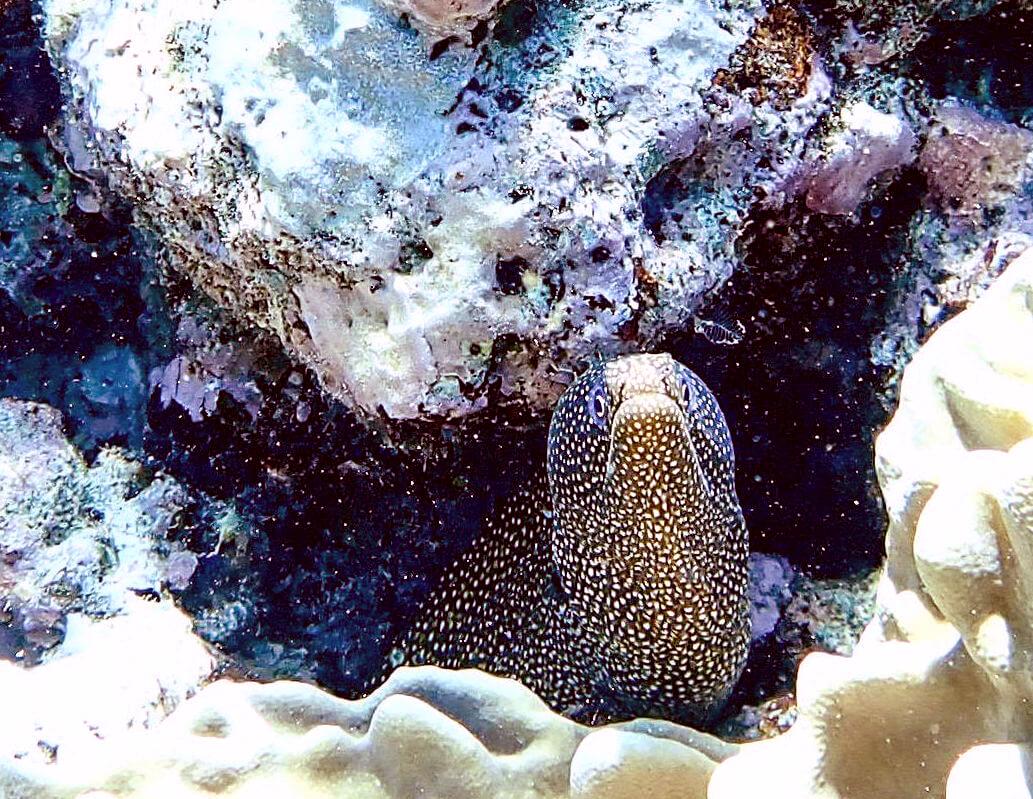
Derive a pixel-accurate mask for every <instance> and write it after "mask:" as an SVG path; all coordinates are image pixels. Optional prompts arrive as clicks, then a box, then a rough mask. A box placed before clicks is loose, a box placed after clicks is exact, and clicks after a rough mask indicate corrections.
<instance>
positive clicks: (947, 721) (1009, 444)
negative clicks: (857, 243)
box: [709, 250, 1033, 799]
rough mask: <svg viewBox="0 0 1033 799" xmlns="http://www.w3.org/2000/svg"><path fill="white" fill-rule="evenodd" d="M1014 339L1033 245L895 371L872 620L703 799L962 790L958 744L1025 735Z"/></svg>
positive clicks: (1032, 404)
mask: <svg viewBox="0 0 1033 799" xmlns="http://www.w3.org/2000/svg"><path fill="white" fill-rule="evenodd" d="M1031 340H1033V250H1030V251H1027V252H1026V254H1025V255H1023V256H1021V257H1020V258H1018V259H1017V260H1016V261H1015V262H1014V263H1012V265H1011V266H1010V267H1009V268H1008V269H1007V271H1005V273H1004V274H1003V275H1002V276H1001V277H1000V278H999V279H998V281H997V282H996V283H995V284H994V285H993V286H991V288H990V289H989V291H988V292H987V294H986V295H985V296H984V297H983V298H982V299H981V300H979V301H978V302H976V303H975V304H974V305H973V306H972V307H971V308H970V309H969V310H967V311H965V312H964V313H963V314H962V315H960V316H959V317H957V318H956V319H954V320H952V321H951V322H948V323H947V324H945V325H944V326H943V328H941V329H940V330H939V331H938V332H937V333H935V334H934V335H933V336H932V338H931V339H930V340H929V341H928V342H927V343H926V344H925V346H924V347H923V349H922V350H921V351H920V352H919V353H918V355H917V356H916V357H915V359H914V361H913V362H912V364H911V365H910V366H908V368H907V370H906V372H905V376H904V381H903V384H902V387H901V398H900V408H899V410H898V411H897V413H896V414H895V416H894V418H893V421H892V422H891V423H890V425H889V426H888V427H887V428H886V429H885V430H884V431H883V433H882V434H881V435H880V437H879V439H878V442H877V447H876V456H877V464H878V468H879V476H880V484H881V487H882V490H883V495H884V497H885V500H886V505H887V510H888V512H889V515H890V525H889V529H888V530H887V536H886V550H887V563H886V570H885V573H884V575H883V577H882V579H881V581H880V584H879V589H878V595H877V603H876V612H875V618H874V619H873V621H872V623H871V624H870V625H869V626H868V628H866V630H865V632H864V634H863V636H862V638H861V641H860V643H859V644H858V645H857V647H856V648H855V649H854V653H853V655H852V656H851V657H849V658H838V657H835V656H833V655H825V654H814V655H811V656H810V657H808V658H807V659H805V660H804V662H803V664H802V665H801V667H800V673H799V675H798V677H797V690H798V699H799V720H798V721H797V723H796V725H795V726H794V727H793V729H792V730H790V731H789V732H788V733H786V734H785V735H784V736H782V737H780V738H778V739H775V740H773V741H767V742H759V743H757V744H753V745H751V746H748V747H744V748H743V749H742V750H741V752H740V753H739V755H737V756H736V757H734V758H731V759H729V760H728V761H727V762H726V763H724V764H722V765H721V766H720V767H719V768H718V769H717V771H716V772H715V775H714V778H713V780H712V782H711V784H710V787H709V791H710V793H709V796H711V797H718V798H719V799H720V798H722V797H733V796H744V795H751V794H752V793H754V792H756V791H758V790H761V789H762V787H763V789H765V790H769V789H770V786H771V785H772V784H778V785H779V786H780V789H781V792H782V795H785V796H800V797H805V796H812V795H822V796H834V797H846V796H850V797H860V798H861V799H865V798H866V797H871V798H872V799H876V798H877V797H885V796H887V795H894V794H895V795H921V794H924V795H930V796H944V795H945V791H946V790H947V785H948V783H950V784H952V785H955V786H958V785H961V784H968V785H971V778H970V777H968V776H966V775H967V774H970V773H971V771H970V769H971V763H972V761H978V759H979V758H980V757H982V756H983V755H982V754H980V752H979V750H978V749H976V750H973V751H972V752H969V754H967V755H965V756H964V757H962V758H961V760H958V758H959V756H961V755H962V754H963V753H965V752H966V751H967V750H969V749H970V748H971V747H974V746H976V745H977V744H980V743H982V742H984V741H986V740H990V739H992V740H997V741H1011V742H1014V743H1016V744H1021V743H1023V742H1025V741H1027V740H1029V736H1030V734H1031V731H1033V726H1031V719H1030V718H1029V715H1028V712H1027V711H1026V710H1025V707H1026V706H1027V704H1028V703H1029V701H1030V699H1031V698H1033V694H1031V688H1033V684H1031V682H1030V679H1031V677H1030V675H1031V672H1033V669H1031V668H1030V666H1029V664H1028V662H1027V661H1026V658H1027V657H1028V655H1027V652H1028V651H1029V650H1028V642H1027V640H1026V638H1027V635H1028V627H1029V620H1028V603H1027V602H1026V601H1025V596H1026V591H1027V588H1026V583H1027V581H1028V580H1029V574H1030V566H1029V562H1028V558H1027V554H1026V549H1027V539H1028V537H1029V535H1030V534H1031V532H1033V514H1031V513H1030V503H1031V502H1033V483H1031V481H1030V475H1033V348H1030V346H1029V342H1030V341H1031ZM995 754H996V753H992V752H987V753H986V756H987V757H988V759H989V758H992V757H993V756H994V755H995ZM956 760H958V766H959V767H960V768H961V769H962V770H961V771H960V772H959V774H958V776H953V775H951V769H952V767H953V766H954V764H955V761H956ZM995 762H998V763H1000V764H1001V765H1002V766H1007V767H1008V769H1009V771H1008V772H1006V774H1005V776H1006V777H1007V778H1008V779H1012V780H1021V779H1022V777H1020V776H1018V775H1017V773H1016V769H1019V768H1021V765H1020V763H1019V761H1018V760H1017V759H1011V760H1009V758H1008V757H998V758H997V759H996V761H995ZM959 790H960V789H959ZM951 795H954V794H953V792H952V794H951ZM958 795H961V796H964V795H966V794H965V793H959V794H958Z"/></svg>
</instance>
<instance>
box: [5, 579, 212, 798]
mask: <svg viewBox="0 0 1033 799" xmlns="http://www.w3.org/2000/svg"><path fill="white" fill-rule="evenodd" d="M214 670H215V661H214V659H213V657H212V655H211V654H210V653H209V652H208V650H207V649H206V648H205V646H204V644H203V643H202V642H201V640H200V639H199V638H197V637H196V636H195V635H194V634H193V632H192V631H191V621H190V619H189V618H188V617H187V616H186V615H184V614H183V613H181V612H180V611H178V610H176V609H175V607H173V605H172V603H171V602H167V601H166V602H152V601H147V600H143V599H138V598H136V597H134V598H132V599H130V600H129V601H128V602H127V603H126V606H125V607H124V608H123V612H122V614H121V615H119V616H115V617H112V618H108V619H103V620H100V621H97V620H95V619H91V618H90V617H88V616H86V615H83V614H78V613H76V614H72V615H70V616H69V617H68V629H67V632H66V634H65V639H64V641H63V642H62V643H61V644H60V645H59V646H58V647H56V648H55V650H54V651H53V652H52V653H51V654H50V656H49V657H48V659H47V662H46V663H44V664H43V665H40V666H36V667H35V668H30V669H25V668H22V667H20V666H17V665H15V664H13V663H10V662H8V661H5V660H0V702H2V703H3V708H4V723H3V724H2V725H0V758H13V759H14V760H16V761H17V762H19V763H22V764H30V763H31V764H35V765H42V764H44V763H50V762H53V760H54V759H55V757H58V758H60V760H61V761H62V762H63V763H83V762H88V761H89V759H90V758H91V757H92V755H93V753H94V751H95V749H96V747H97V746H98V743H99V742H100V741H104V742H106V743H107V744H108V745H111V746H119V745H121V742H124V741H126V740H127V739H131V738H132V737H133V736H135V735H137V734H138V733H139V732H140V731H141V730H143V729H146V728H148V727H151V726H153V725H154V724H155V723H157V722H158V721H161V720H162V719H164V718H165V717H166V716H167V715H168V714H169V712H170V711H171V710H173V709H174V708H175V707H176V706H177V705H179V704H180V702H182V701H183V700H184V699H186V698H187V697H189V696H191V695H193V694H194V693H195V692H196V691H197V690H198V689H199V688H200V686H201V685H203V684H204V683H205V682H207V681H208V680H209V679H210V678H211V676H212V673H213V671H214ZM3 787H4V786H3V785H2V780H0V789H2V788H3Z"/></svg>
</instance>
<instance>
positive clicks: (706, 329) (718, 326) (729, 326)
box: [693, 310, 746, 346]
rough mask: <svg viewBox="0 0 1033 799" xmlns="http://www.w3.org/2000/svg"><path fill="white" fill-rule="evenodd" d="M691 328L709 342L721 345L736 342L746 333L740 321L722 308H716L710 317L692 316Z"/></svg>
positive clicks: (730, 344)
mask: <svg viewBox="0 0 1033 799" xmlns="http://www.w3.org/2000/svg"><path fill="white" fill-rule="evenodd" d="M693 328H694V329H695V331H696V332H697V333H699V334H700V335H702V336H703V338H705V339H706V340H707V341H709V342H710V343H711V344H720V345H722V346H733V345H735V344H738V343H739V342H740V341H742V339H743V336H745V335H746V328H745V327H743V324H742V322H740V321H739V320H738V319H736V318H735V317H733V316H732V315H731V314H730V313H728V312H727V311H724V310H717V311H716V312H715V313H714V314H711V318H710V319H704V318H703V317H701V316H696V317H694V318H693Z"/></svg>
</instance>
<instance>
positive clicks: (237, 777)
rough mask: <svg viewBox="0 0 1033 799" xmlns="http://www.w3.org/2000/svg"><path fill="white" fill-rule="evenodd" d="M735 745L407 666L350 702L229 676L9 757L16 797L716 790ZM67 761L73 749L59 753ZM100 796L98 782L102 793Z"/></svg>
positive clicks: (3, 766)
mask: <svg viewBox="0 0 1033 799" xmlns="http://www.w3.org/2000/svg"><path fill="white" fill-rule="evenodd" d="M734 751H735V747H734V746H731V745H729V744H725V743H723V742H721V741H719V740H718V739H716V738H713V737H711V736H708V735H705V734H702V733H698V732H694V731H692V730H688V729H684V728H679V727H676V726H674V725H671V724H666V723H664V722H656V721H640V722H629V723H627V724H624V725H614V726H611V727H607V728H605V729H602V730H597V731H592V730H591V729H590V728H588V727H583V726H580V725H578V724H575V723H574V722H571V721H568V720H567V719H564V718H562V717H561V716H557V715H555V714H553V713H552V712H551V711H549V709H548V707H547V706H546V705H545V704H544V703H543V702H542V701H541V700H539V699H538V698H537V697H535V696H534V694H532V693H531V692H530V691H528V690H527V689H526V688H523V687H522V686H520V685H518V684H517V683H515V682H513V681H511V680H503V679H500V678H497V677H491V676H488V675H486V674H481V673H478V672H473V671H461V672H448V671H443V670H439V669H436V668H433V667H423V668H418V669H400V670H399V671H397V672H396V673H395V674H394V675H393V676H392V677H391V679H390V681H389V682H388V683H386V684H385V685H384V686H383V687H382V688H381V689H380V690H378V691H376V692H375V693H373V694H371V695H370V696H369V697H368V698H366V699H363V700H360V701H354V702H348V701H344V700H340V699H336V698H334V697H331V696H329V695H328V694H325V693H323V692H321V691H319V690H318V689H316V688H313V687H311V686H307V685H302V684H299V683H273V684H269V685H258V684H249V683H242V684H233V683H230V682H218V683H215V684H214V685H212V686H210V687H208V688H207V689H205V690H204V691H203V692H201V694H200V695H198V696H197V697H196V698H195V699H193V700H191V701H189V702H187V703H186V704H185V705H184V706H183V707H182V708H180V709H179V710H178V711H177V712H176V713H174V714H173V715H172V716H171V717H170V718H169V720H168V721H167V722H166V723H165V724H163V725H161V726H160V727H159V728H158V729H157V730H156V731H154V732H152V733H150V734H147V735H142V736H140V737H139V738H138V740H137V741H136V742H134V744H133V745H132V746H127V745H125V744H123V747H122V748H120V751H115V749H114V748H113V747H109V748H106V749H100V748H98V749H97V751H94V752H92V753H91V754H92V760H91V761H86V760H83V759H76V760H75V761H74V763H71V762H70V763H69V766H70V768H69V770H68V774H67V778H66V779H65V780H62V781H61V782H55V781H53V780H52V778H51V774H50V772H52V771H53V770H54V767H50V768H49V769H40V768H32V767H28V766H26V765H23V764H14V763H11V762H10V761H6V762H5V761H2V760H0V787H3V788H4V789H6V790H7V791H8V793H7V796H10V797H13V798H16V799H21V797H23V796H24V797H27V796H33V797H36V799H50V798H51V797H59V796H60V797H64V796H76V795H82V794H83V793H84V792H85V791H86V790H88V789H91V788H92V789H96V790H101V791H104V792H105V793H103V794H102V795H104V796H118V797H130V796H132V797H146V796H158V795H174V796H182V797H192V796H198V797H199V796H213V795H226V796H232V795H239V794H240V793H241V792H244V793H245V794H247V795H255V796H260V795H268V794H269V793H271V792H287V793H288V794H289V795H291V796H315V795H319V794H322V795H330V794H333V795H337V794H340V793H342V792H345V793H347V795H349V796H358V797H370V799H386V798H387V797H402V796H416V795H420V796H427V797H450V798H451V799H454V798H455V797H468V799H474V797H514V798H515V797H531V796H535V797H543V799H544V798H545V797H557V798H558V797H572V798H573V797H577V799H623V798H625V797H626V798H627V799H631V798H632V797H638V796H641V791H642V787H643V784H644V781H648V784H649V786H650V794H651V795H654V796H657V797H663V799H676V797H685V796H689V797H693V796H700V797H701V796H703V792H704V791H705V786H706V782H707V779H708V777H709V775H710V773H711V772H712V771H713V769H714V766H715V764H716V763H717V762H718V761H719V760H721V759H723V758H726V757H728V755H729V754H731V753H732V752H734ZM59 762H60V757H59ZM91 796H93V794H91Z"/></svg>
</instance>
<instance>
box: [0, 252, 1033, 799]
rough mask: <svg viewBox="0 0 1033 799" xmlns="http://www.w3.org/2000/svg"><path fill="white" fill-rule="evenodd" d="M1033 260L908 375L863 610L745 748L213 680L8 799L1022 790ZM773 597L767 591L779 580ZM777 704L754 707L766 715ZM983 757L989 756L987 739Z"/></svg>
mask: <svg viewBox="0 0 1033 799" xmlns="http://www.w3.org/2000/svg"><path fill="white" fill-rule="evenodd" d="M1031 340H1033V250H1030V251H1028V252H1027V253H1025V254H1024V255H1023V256H1021V257H1020V258H1018V259H1017V260H1016V261H1015V262H1014V263H1013V264H1011V266H1010V267H1009V268H1008V269H1007V270H1006V271H1005V272H1004V274H1003V275H1002V276H1001V277H1000V278H999V279H998V280H997V281H996V282H995V283H994V284H993V285H992V286H991V287H990V289H989V290H988V291H987V292H986V294H985V296H983V297H982V298H981V299H980V300H979V301H977V302H976V303H974V304H973V306H972V307H971V308H970V309H968V310H967V311H965V312H964V313H963V314H961V315H960V316H958V317H957V318H956V319H954V320H952V321H950V322H949V323H947V324H945V325H944V326H943V328H942V329H941V330H939V331H938V332H937V333H936V334H934V336H933V337H932V338H931V339H930V340H929V342H928V343H927V344H926V345H925V347H924V348H923V349H922V351H921V352H920V353H919V354H918V356H917V357H916V358H915V360H914V362H913V363H912V364H911V365H910V366H909V367H908V370H907V372H906V375H905V378H904V381H903V386H902V391H901V401H900V408H899V410H898V412H897V414H896V415H895V416H894V419H893V421H892V422H891V423H890V425H889V426H888V427H887V428H886V429H885V430H884V431H883V433H882V434H881V436H880V438H879V440H878V445H877V453H876V455H877V459H878V465H879V474H880V481H881V487H882V489H883V492H884V495H885V497H886V502H887V506H888V509H889V512H890V519H891V521H890V526H889V529H888V531H887V539H886V546H887V566H886V570H885V572H884V574H883V575H882V577H881V580H880V584H879V590H878V598H877V606H876V615H875V618H874V619H873V620H872V622H871V623H870V624H869V626H868V627H867V628H866V630H865V632H864V634H863V636H862V639H861V641H860V643H859V644H858V645H857V646H856V647H855V649H854V651H853V654H852V655H850V656H849V657H845V656H839V655H831V654H823V653H816V654H812V655H810V656H808V657H807V658H806V659H805V660H804V661H803V664H802V665H801V668H800V673H799V676H798V681H797V696H798V706H797V712H798V716H797V720H796V722H795V724H793V726H792V728H791V729H790V730H789V731H788V732H785V733H784V734H783V735H781V736H779V737H776V738H773V739H770V740H763V741H755V742H752V743H748V744H743V745H740V746H735V745H730V744H725V743H723V742H721V741H719V740H717V739H715V738H712V737H710V736H707V735H703V734H701V733H698V732H694V731H692V730H688V729H685V728H681V727H678V726H676V725H673V724H669V723H666V722H659V721H652V720H637V721H634V722H628V723H626V724H622V725H613V726H608V727H604V728H601V729H597V730H594V731H590V730H589V729H588V728H585V727H581V726H579V725H577V724H575V723H573V722H571V721H569V720H566V719H563V718H561V717H559V716H556V715H554V714H552V713H550V712H549V711H548V710H547V708H546V706H545V705H544V704H543V703H542V702H540V700H538V699H536V698H535V697H534V696H533V695H532V694H531V693H530V692H528V691H527V690H526V689H524V688H522V687H520V686H518V685H517V684H516V683H514V682H511V681H508V680H499V679H497V678H492V677H489V676H487V675H484V674H481V673H478V672H474V671H463V672H447V671H442V670H438V669H433V668H421V669H400V670H398V671H397V672H396V673H395V674H394V675H393V676H392V678H391V679H390V680H389V682H388V683H386V684H385V685H384V686H383V687H382V688H381V689H379V690H378V691H376V692H374V693H373V694H372V695H370V696H369V697H368V698H366V699H364V700H360V701H355V702H347V701H343V700H340V699H336V698H332V697H330V696H329V695H327V694H325V693H322V692H321V691H319V690H318V689H316V688H313V687H310V686H304V685H300V684H297V683H273V684H271V685H256V684H250V683H240V684H232V683H227V682H219V683H216V684H214V685H212V686H210V687H209V688H207V689H206V690H204V691H203V692H202V693H201V694H200V695H199V696H197V697H195V698H194V699H192V700H189V701H187V702H186V703H184V704H183V705H182V706H181V707H180V708H179V710H178V711H177V712H176V713H174V714H173V715H172V716H171V717H170V718H169V719H168V720H167V721H166V722H165V723H164V724H161V725H158V726H157V728H155V729H154V730H151V731H149V732H147V733H144V734H142V735H140V736H138V737H136V738H135V739H134V740H133V742H132V745H131V746H129V745H127V744H126V743H125V742H123V743H121V744H120V745H118V746H113V745H103V744H101V745H98V746H96V747H94V748H92V750H91V754H90V758H89V760H88V762H86V761H83V760H80V759H78V758H73V757H69V759H68V761H63V759H62V755H61V752H60V751H59V752H58V755H57V760H56V763H55V764H53V765H47V766H33V765H29V764H26V763H17V762H15V761H11V760H5V761H0V787H3V788H4V789H5V790H6V791H7V792H8V795H11V796H15V797H22V796H34V797H51V796H53V797H59V796H60V797H64V796H76V795H82V794H83V793H84V792H86V791H87V790H90V789H96V790H102V791H105V792H106V794H104V795H109V796H123V797H128V796H141V797H142V796H149V795H155V794H157V793H161V792H174V793H175V795H178V796H184V797H189V796H203V795H208V796H211V795H213V794H214V795H220V794H222V795H235V794H238V793H240V792H242V791H251V792H253V793H260V792H263V791H264V792H269V791H271V790H274V786H275V790H289V791H291V792H293V793H298V794H300V795H309V794H314V793H315V792H316V791H334V790H337V791H340V790H344V789H345V786H347V789H348V790H350V791H351V792H352V793H354V794H355V795H359V796H367V795H368V796H371V797H388V796H409V795H413V794H415V793H420V794H422V795H426V796H442V797H444V796H449V797H454V796H468V797H482V796H541V797H575V796H576V797H612V798H613V799H618V797H626V796H641V795H642V791H643V790H644V786H648V790H649V792H650V793H651V794H654V793H655V794H657V795H660V796H672V797H674V796H679V797H687V798H688V799H693V798H694V797H698V798H699V799H702V797H704V796H706V797H708V799H723V797H742V796H753V795H758V794H760V793H770V792H772V791H776V792H777V793H778V794H779V795H780V796H786V797H800V799H804V798H805V797H814V796H822V797H859V798H860V799H868V797H871V799H882V797H885V796H889V795H906V796H918V795H928V796H933V797H944V796H950V797H952V799H954V798H955V797H957V799H964V797H968V796H975V795H976V794H975V792H976V791H977V790H981V789H982V788H983V787H985V786H984V785H983V784H982V783H981V782H980V780H979V775H980V774H984V771H983V770H984V769H986V768H994V769H995V774H996V776H997V779H998V781H999V783H1000V784H1002V785H1009V786H1011V788H1012V790H1013V793H1014V795H1015V796H1022V795H1023V794H1022V790H1023V786H1025V785H1026V777H1025V766H1024V763H1025V753H1026V751H1027V748H1026V747H1027V743H1026V742H1027V741H1028V740H1029V736H1030V734H1031V731H1033V718H1031V717H1030V715H1029V711H1028V710H1027V707H1028V705H1029V702H1030V700H1031V699H1033V679H1031V674H1033V666H1031V665H1030V663H1029V661H1028V658H1029V651H1030V643H1031V642H1029V641H1028V640H1027V638H1028V635H1029V628H1030V624H1029V603H1028V601H1027V596H1028V591H1029V588H1028V585H1027V584H1028V582H1029V580H1030V575H1031V574H1033V563H1031V561H1030V557H1031V555H1030V552H1029V546H1028V543H1029V536H1030V533H1031V532H1033V479H1031V475H1033V388H1031V387H1033V350H1031V349H1030V347H1029V342H1030V341H1031ZM774 582H777V579H776V580H774ZM790 711H791V708H784V707H783V708H781V709H778V708H776V707H774V706H772V708H771V710H770V713H771V715H770V717H769V718H770V719H771V723H772V724H774V725H776V726H777V725H778V724H779V723H780V721H779V718H791V712H790ZM987 741H995V742H996V743H992V744H988V743H987Z"/></svg>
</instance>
